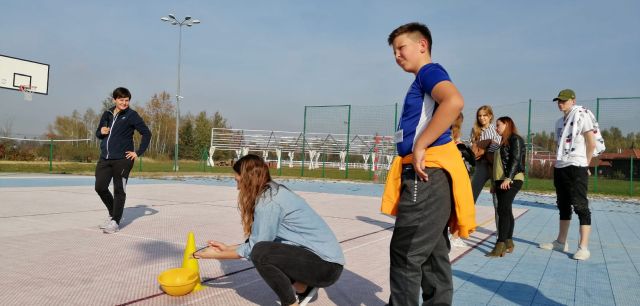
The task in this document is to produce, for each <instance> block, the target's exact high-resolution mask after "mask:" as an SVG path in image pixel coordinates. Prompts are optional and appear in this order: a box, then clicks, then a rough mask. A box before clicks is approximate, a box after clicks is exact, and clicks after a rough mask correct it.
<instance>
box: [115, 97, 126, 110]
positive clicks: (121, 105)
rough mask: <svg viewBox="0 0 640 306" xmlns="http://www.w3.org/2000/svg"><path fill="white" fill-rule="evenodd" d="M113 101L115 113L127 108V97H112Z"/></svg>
mask: <svg viewBox="0 0 640 306" xmlns="http://www.w3.org/2000/svg"><path fill="white" fill-rule="evenodd" d="M113 103H115V104H116V113H117V112H119V111H123V110H125V109H127V108H129V98H117V99H113Z"/></svg>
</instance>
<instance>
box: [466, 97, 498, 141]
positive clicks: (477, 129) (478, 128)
mask: <svg viewBox="0 0 640 306" xmlns="http://www.w3.org/2000/svg"><path fill="white" fill-rule="evenodd" d="M481 111H485V112H487V115H489V116H491V119H489V123H492V122H493V109H491V106H489V105H483V106H480V107H479V108H478V110H477V111H476V120H475V121H474V123H473V128H472V129H471V142H472V143H476V142H478V141H479V140H480V135H481V134H482V125H480V122H479V121H478V115H480V112H481Z"/></svg>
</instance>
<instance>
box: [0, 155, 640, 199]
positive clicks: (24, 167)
mask: <svg viewBox="0 0 640 306" xmlns="http://www.w3.org/2000/svg"><path fill="white" fill-rule="evenodd" d="M179 165H180V171H179V172H178V174H179V175H180V176H209V175H216V174H225V175H231V173H232V170H231V167H228V166H227V167H218V166H216V167H208V166H206V165H205V164H204V162H202V161H190V160H181V161H180V163H179ZM95 166H96V163H81V162H58V161H56V162H53V163H52V164H51V171H49V170H50V169H49V162H47V161H30V162H20V161H0V172H15V173H58V174H81V175H93V174H94V171H95ZM345 173H346V172H345V171H343V170H338V169H334V168H325V169H322V167H321V168H319V169H314V170H309V169H308V168H305V169H304V177H305V178H326V179H333V180H350V181H366V182H371V181H373V178H374V172H372V171H369V170H365V169H362V168H350V169H349V177H348V178H346V177H345ZM301 174H302V171H301V169H300V167H293V168H289V167H288V166H287V165H286V164H285V165H283V167H282V168H281V169H274V168H272V169H271V175H272V176H281V177H292V178H298V177H301ZM173 175H175V172H174V171H173V161H171V160H166V161H158V160H152V159H149V158H144V159H142V163H141V162H140V161H136V163H135V165H134V167H133V169H132V176H141V177H162V176H173ZM595 180H596V179H595V177H593V176H592V177H590V182H589V192H590V193H591V194H602V195H613V196H622V197H629V196H631V197H634V198H638V197H639V196H640V184H638V183H635V182H634V184H633V185H634V186H633V193H632V195H630V192H629V191H630V182H629V181H624V180H613V179H606V178H602V177H599V178H598V179H597V183H596V181H595ZM596 186H597V187H596ZM596 188H597V190H596ZM523 190H527V191H541V192H547V193H553V192H555V188H554V187H553V180H549V179H537V178H529V179H528V182H527V184H526V185H525V186H524V187H523Z"/></svg>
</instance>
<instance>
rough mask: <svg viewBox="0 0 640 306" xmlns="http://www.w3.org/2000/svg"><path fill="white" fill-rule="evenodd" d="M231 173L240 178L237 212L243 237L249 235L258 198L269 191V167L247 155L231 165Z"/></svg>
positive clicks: (256, 158) (251, 155) (258, 158)
mask: <svg viewBox="0 0 640 306" xmlns="http://www.w3.org/2000/svg"><path fill="white" fill-rule="evenodd" d="M233 171H234V172H235V173H237V174H238V175H239V176H240V181H239V182H238V189H240V192H239V193H238V210H239V211H240V219H241V221H242V229H243V231H244V235H245V237H249V235H250V234H251V226H253V216H254V214H255V210H256V205H257V204H258V198H259V197H260V196H262V195H263V193H264V192H265V191H267V190H268V189H270V185H269V183H270V182H271V174H269V166H268V165H267V164H266V163H265V162H264V161H263V160H262V158H260V157H259V156H257V155H253V154H249V155H245V156H244V157H242V158H240V159H239V160H238V161H237V162H236V163H235V164H233Z"/></svg>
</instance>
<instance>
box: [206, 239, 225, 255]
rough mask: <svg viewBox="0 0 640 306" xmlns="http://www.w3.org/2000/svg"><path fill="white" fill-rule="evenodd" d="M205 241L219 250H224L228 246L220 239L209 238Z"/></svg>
mask: <svg viewBox="0 0 640 306" xmlns="http://www.w3.org/2000/svg"><path fill="white" fill-rule="evenodd" d="M207 243H208V244H209V246H210V247H212V248H215V249H217V250H218V251H220V252H224V251H226V250H227V249H228V248H229V246H227V245H226V244H224V243H222V242H220V241H215V240H209V241H207Z"/></svg>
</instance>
